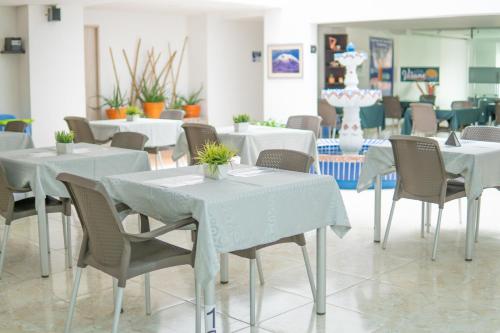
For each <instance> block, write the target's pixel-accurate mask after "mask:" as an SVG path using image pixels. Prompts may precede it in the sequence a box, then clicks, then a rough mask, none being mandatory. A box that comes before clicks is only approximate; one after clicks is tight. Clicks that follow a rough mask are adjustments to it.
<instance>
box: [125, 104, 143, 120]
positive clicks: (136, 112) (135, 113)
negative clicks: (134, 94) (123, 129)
mask: <svg viewBox="0 0 500 333" xmlns="http://www.w3.org/2000/svg"><path fill="white" fill-rule="evenodd" d="M125 112H126V114H127V121H134V120H137V119H139V118H140V116H141V115H142V112H141V109H139V108H138V107H137V106H135V105H131V106H129V107H128V108H127V111H125Z"/></svg>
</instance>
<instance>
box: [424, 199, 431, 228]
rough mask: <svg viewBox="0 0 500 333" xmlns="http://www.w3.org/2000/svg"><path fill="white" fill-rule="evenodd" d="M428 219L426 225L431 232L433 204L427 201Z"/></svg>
mask: <svg viewBox="0 0 500 333" xmlns="http://www.w3.org/2000/svg"><path fill="white" fill-rule="evenodd" d="M426 206H427V208H426V213H427V214H426V221H425V225H426V226H427V233H430V232H431V219H432V205H431V204H430V203H428V202H427V203H426Z"/></svg>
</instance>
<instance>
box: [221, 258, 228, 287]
mask: <svg viewBox="0 0 500 333" xmlns="http://www.w3.org/2000/svg"><path fill="white" fill-rule="evenodd" d="M228 259H229V255H228V254H227V253H221V254H220V283H222V284H226V283H228V282H229V260H228Z"/></svg>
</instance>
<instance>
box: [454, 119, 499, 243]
mask: <svg viewBox="0 0 500 333" xmlns="http://www.w3.org/2000/svg"><path fill="white" fill-rule="evenodd" d="M462 139H464V140H475V141H487V142H499V143H500V127H495V126H467V127H466V128H464V130H463V132H462ZM495 188H496V189H497V190H500V187H495ZM480 215H481V197H479V198H477V211H476V234H475V241H476V242H477V241H478V239H479V221H480Z"/></svg>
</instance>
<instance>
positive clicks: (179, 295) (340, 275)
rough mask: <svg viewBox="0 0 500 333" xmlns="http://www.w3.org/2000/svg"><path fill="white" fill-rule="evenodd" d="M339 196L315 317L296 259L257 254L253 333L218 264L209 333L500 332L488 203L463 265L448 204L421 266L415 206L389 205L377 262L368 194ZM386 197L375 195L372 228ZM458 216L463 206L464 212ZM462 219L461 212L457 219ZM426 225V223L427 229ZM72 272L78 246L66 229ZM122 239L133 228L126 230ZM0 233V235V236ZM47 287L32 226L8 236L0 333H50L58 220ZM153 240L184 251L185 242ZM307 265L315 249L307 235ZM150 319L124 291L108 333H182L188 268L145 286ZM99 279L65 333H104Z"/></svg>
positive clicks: (240, 272)
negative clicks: (340, 234) (389, 221)
mask: <svg viewBox="0 0 500 333" xmlns="http://www.w3.org/2000/svg"><path fill="white" fill-rule="evenodd" d="M342 195H343V197H344V201H345V204H346V207H347V210H348V213H349V217H350V219H351V223H352V226H353V229H352V230H351V232H350V233H349V234H348V235H347V236H346V237H345V238H344V239H342V240H341V239H338V238H337V237H336V236H335V235H334V234H333V233H332V232H329V235H328V259H327V261H328V272H327V295H328V297H327V303H328V305H327V314H326V315H325V316H316V315H315V311H314V306H313V302H312V298H311V294H310V292H309V286H308V282H307V278H306V272H305V269H304V267H303V262H302V256H301V253H300V250H299V249H298V248H296V247H295V246H293V245H284V246H279V247H274V248H273V249H268V250H264V251H263V252H262V259H263V263H264V273H265V276H266V284H265V285H264V286H258V289H257V304H258V309H257V319H258V326H257V327H255V328H250V327H249V324H248V321H249V313H248V302H249V297H248V276H247V274H248V263H247V262H246V261H245V260H242V259H240V258H236V257H234V256H231V257H230V279H231V281H230V283H229V284H227V285H220V284H218V285H217V289H216V298H217V309H218V311H219V313H218V318H217V320H218V332H239V333H269V332H283V333H285V332H286V333H295V332H297V333H303V332H311V333H313V332H316V333H319V332H496V331H500V260H498V258H499V257H500V224H498V223H497V219H498V214H497V213H496V205H498V203H500V192H498V191H496V190H488V191H486V192H485V194H484V198H483V206H482V208H483V209H482V219H481V237H480V242H479V243H478V244H477V247H476V254H475V260H474V261H472V262H465V261H464V260H463V254H464V234H465V224H460V223H459V220H458V209H457V204H456V203H450V204H448V206H447V208H446V209H445V211H444V220H443V224H442V230H441V243H440V247H439V253H438V259H437V261H436V262H432V261H431V260H430V255H431V247H432V236H433V233H432V232H431V234H430V235H427V237H426V238H425V239H421V238H420V234H419V221H420V220H419V212H420V206H419V204H418V203H416V202H411V201H401V203H400V204H399V206H398V207H397V208H396V213H395V220H394V223H393V229H392V232H391V237H390V240H389V243H388V248H387V250H386V251H383V250H381V248H380V245H378V244H374V243H373V242H372V217H373V192H364V193H361V194H358V193H356V192H354V191H343V192H342ZM391 195H392V191H384V193H383V203H384V204H383V217H384V224H385V220H386V217H387V215H388V209H389V205H390V201H391ZM464 206H465V205H464ZM464 216H465V212H464ZM435 217H436V216H435V214H434V218H435ZM73 223H74V224H73V227H72V232H73V244H74V255H75V260H76V257H77V254H78V247H79V242H80V239H81V232H80V226H79V225H78V221H77V220H76V219H75V220H74V221H73ZM126 226H127V228H128V229H130V230H134V229H135V227H136V218H135V217H130V218H129V219H127V221H126ZM2 232H3V225H2V226H1V227H0V234H1V233H2ZM50 232H51V242H52V243H51V255H50V259H51V276H50V278H47V279H42V278H40V274H39V259H38V258H39V256H38V246H37V228H36V223H35V219H26V220H24V221H22V222H18V223H17V224H15V225H14V226H13V227H12V232H11V236H12V237H11V238H10V239H9V243H8V252H7V260H6V262H5V268H4V273H3V276H2V279H1V280H0V333H4V332H9V333H10V332H62V328H63V325H64V320H65V316H66V311H67V308H68V300H69V297H70V292H71V287H72V280H73V277H74V270H66V269H65V265H64V249H63V240H62V227H61V223H60V220H59V217H58V216H56V215H54V216H51V217H50ZM164 239H166V240H168V241H171V242H173V243H175V244H178V245H181V246H186V247H190V246H191V243H190V236H189V234H188V233H187V232H181V231H179V232H174V233H172V234H170V235H168V236H166V237H164ZM308 241H309V252H310V255H311V259H312V261H313V262H314V259H315V237H314V234H313V233H311V234H308ZM152 288H153V289H152V302H153V314H152V315H151V316H146V315H145V313H144V297H143V280H142V278H136V279H133V280H131V281H130V282H129V283H128V285H127V288H126V291H125V299H124V313H123V315H122V317H121V322H120V332H124V333H125V332H162V333H184V332H186V333H192V332H194V310H195V306H194V303H193V299H194V281H193V271H192V269H191V268H190V267H178V268H173V269H167V270H162V271H158V272H155V273H153V274H152ZM112 304H113V300H112V283H111V278H110V277H108V276H106V275H104V274H102V273H100V272H98V271H96V270H94V269H92V268H88V269H86V270H85V271H84V274H83V276H82V282H81V287H80V292H79V297H78V304H77V310H76V314H75V320H74V324H73V332H109V331H110V329H111V321H112V306H113V305H112Z"/></svg>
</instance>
